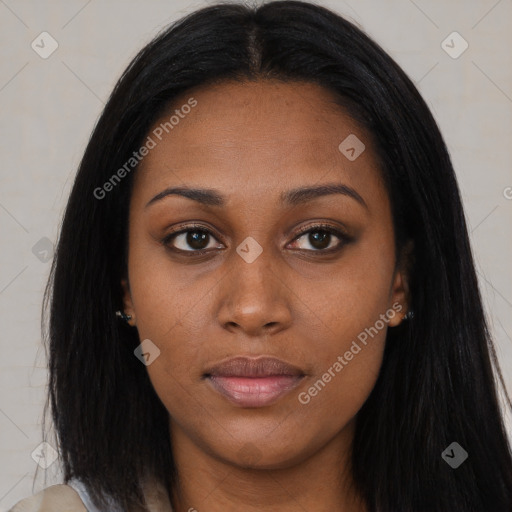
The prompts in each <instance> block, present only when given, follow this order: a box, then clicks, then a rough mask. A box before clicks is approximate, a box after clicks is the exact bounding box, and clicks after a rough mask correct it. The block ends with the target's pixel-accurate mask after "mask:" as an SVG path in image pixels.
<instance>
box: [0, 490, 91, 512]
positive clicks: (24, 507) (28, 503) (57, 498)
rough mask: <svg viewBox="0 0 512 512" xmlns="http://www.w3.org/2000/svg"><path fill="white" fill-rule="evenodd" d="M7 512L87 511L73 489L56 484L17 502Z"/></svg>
mask: <svg viewBox="0 0 512 512" xmlns="http://www.w3.org/2000/svg"><path fill="white" fill-rule="evenodd" d="M9 512H87V509H86V508H85V505H84V503H83V501H82V500H81V499H80V496H79V494H78V493H77V492H76V491H75V489H73V487H71V486H70V485H66V484H58V485H52V486H51V487H47V488H46V489H43V490H42V491H40V492H38V493H37V494H34V496H30V497H29V498H25V499H23V500H21V501H19V502H18V503H16V505H14V507H12V508H11V509H10V510H9Z"/></svg>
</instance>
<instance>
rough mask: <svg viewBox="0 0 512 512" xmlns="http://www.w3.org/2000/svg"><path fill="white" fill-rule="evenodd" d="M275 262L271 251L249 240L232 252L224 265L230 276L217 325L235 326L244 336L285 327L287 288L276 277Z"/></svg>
mask: <svg viewBox="0 0 512 512" xmlns="http://www.w3.org/2000/svg"><path fill="white" fill-rule="evenodd" d="M267 242H268V240H267ZM278 259H279V258H277V259H276V256H275V255H274V250H273V248H271V247H269V246H268V244H267V243H264V244H263V245H260V244H259V242H257V241H256V240H255V239H254V238H252V237H247V238H246V239H245V240H244V241H243V242H242V243H240V244H239V246H238V247H237V248H236V251H235V250H234V251H233V253H232V254H231V255H230V257H229V261H228V262H226V263H227V264H228V265H229V273H228V275H227V276H226V277H225V279H226V281H225V282H226V283H227V284H226V285H225V286H224V287H222V289H223V290H224V291H223V293H222V296H221V305H220V310H219V322H220V323H221V324H222V325H223V326H224V327H227V326H234V325H237V326H239V327H240V328H242V329H243V330H245V331H247V334H250V333H252V334H257V333H258V331H259V330H260V329H263V328H265V329H268V328H269V327H272V328H274V329H276V328H279V326H280V327H284V326H285V325H287V324H288V322H289V320H290V317H291V314H290V310H289V307H290V304H289V303H288V294H287V291H286V290H287V288H286V286H285V285H284V284H283V282H282V279H281V276H280V277H278V276H279V270H278V267H279V262H278V261H277V260H278ZM281 274H282V272H281Z"/></svg>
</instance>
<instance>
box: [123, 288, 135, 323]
mask: <svg viewBox="0 0 512 512" xmlns="http://www.w3.org/2000/svg"><path fill="white" fill-rule="evenodd" d="M121 289H122V291H123V311H121V318H123V319H124V320H125V322H126V323H128V324H129V325H131V326H134V325H135V311H134V308H133V302H132V295H131V292H130V284H129V282H128V279H126V278H124V279H122V280H121Z"/></svg>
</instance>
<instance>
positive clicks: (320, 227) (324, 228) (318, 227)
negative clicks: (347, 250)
mask: <svg viewBox="0 0 512 512" xmlns="http://www.w3.org/2000/svg"><path fill="white" fill-rule="evenodd" d="M315 231H318V232H326V233H329V234H331V235H335V236H336V237H337V238H339V239H340V242H339V243H338V245H337V246H336V247H331V248H330V249H317V250H312V249H298V250H300V251H305V252H308V253H319V254H320V255H325V254H332V253H333V252H338V251H340V250H341V249H342V248H343V246H344V245H346V244H347V243H349V242H350V241H352V237H350V236H349V235H347V234H346V233H345V232H343V231H341V230H340V229H338V228H335V227H333V226H331V225H329V224H315V225H313V226H308V228H307V229H304V230H302V231H300V232H299V233H297V235H296V236H295V238H294V239H293V241H295V240H297V239H299V238H301V237H302V236H303V235H305V234H307V233H310V232H315ZM188 232H201V233H206V234H208V235H210V236H212V237H213V238H215V239H217V238H216V237H215V234H214V233H213V232H212V231H211V230H210V229H208V228H206V227H204V226H202V225H200V224H191V225H189V226H185V227H184V228H183V229H180V230H179V231H174V232H172V233H169V234H168V235H167V236H165V238H163V240H162V241H161V243H162V244H163V245H165V246H166V247H167V248H168V249H169V250H171V251H173V252H177V253H180V254H184V255H186V256H202V255H204V254H207V253H209V252H211V251H212V249H204V250H191V251H184V250H182V249H176V248H174V247H171V246H170V242H171V241H172V240H173V239H174V238H176V237H177V236H178V235H182V234H183V233H188Z"/></svg>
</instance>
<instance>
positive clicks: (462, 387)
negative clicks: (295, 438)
mask: <svg viewBox="0 0 512 512" xmlns="http://www.w3.org/2000/svg"><path fill="white" fill-rule="evenodd" d="M265 78H271V79H277V80H282V81H288V82H293V81H306V82H313V83H317V84H320V85H322V86H323V87H324V88H326V89H329V90H331V91H333V92H334V93H336V97H337V98H338V102H339V104H340V105H342V106H344V107H345V108H346V109H347V111H348V112H349V114H350V115H351V116H352V117H353V118H354V119H355V120H356V121H357V122H359V123H360V124H361V125H362V126H363V127H365V128H366V129H367V130H368V131H369V132H370V133H371V134H372V137H373V138H374V144H375V147H376V150H377V154H378V158H379V163H380V167H381V170H382V176H383V178H384V181H385V184H386V187H387V190H388V193H389V197H390V200H391V204H392V214H393V222H394V227H395V233H396V247H397V254H399V253H400V251H401V249H402V248H403V247H405V244H406V242H407V241H408V240H412V241H413V242H414V258H413V260H412V265H411V283H410V289H411V297H412V305H411V306H412V309H413V311H414V317H413V318H412V319H411V320H410V321H407V322H404V323H402V324H401V325H400V326H398V327H396V328H393V329H390V330H389V331H388V337H387V341H386V349H385V354H384V361H383V364H382V368H381V371H380V375H379V378H378V380H377V383H376V385H375V388H374V389H373V391H372V393H371V395H370V397H369V398H368V400H367V401H366V402H365V404H364V405H363V407H362V409H361V410H360V412H359V413H358V416H357V428H356V434H355V439H354V443H353V457H352V472H353V475H354V481H355V485H356V486H357V488H358V490H359V492H360V493H361V495H362V496H363V498H364V500H365V502H366V503H367V506H368V509H369V511H419V510H421V511H447V510H450V511H452V512H453V511H482V510H492V511H505V510H507V511H510V510H511V506H512V456H511V452H510V446H509V443H508V440H507V436H506V432H505V428H504V424H503V419H502V416H501V413H500V406H499V401H498V397H497V383H498V378H499V380H500V382H501V385H503V379H502V378H501V375H500V373H499V367H498V364H497V361H496V355H495V352H494V349H493V345H492V341H491V337H490V334H489V331H488V327H487V324H486V319H485V316H484V311H483V308H482V300H481V296H480V292H479V287H478V282H477V278H476V274H475V268H474V263H473V258H472V253H471V248H470V243H469V237H468V230H467V227H466V221H465V218H464V212H463V207H462V203H461V198H460V194H459V190H458V185H457V182H456V178H455V174H454V170H453V167H452V164H451V162H450V158H449V155H448V151H447V149H446V146H445V143H444V141H443V139H442V137H441V134H440V132H439V129H438V127H437V125H436V122H435V120H434V119H433V117H432V115H431V113H430V111H429V109H428V107H427V105H426V104H425V102H424V100H423V99H422V98H421V96H420V94H419V93H418V91H417V89H416V88H415V87H414V85H413V84H412V82H411V80H410V79H409V78H408V77H407V76H406V75H405V73H404V72H403V71H402V70H401V69H400V67H399V66H398V65H397V64H396V63H395V62H394V61H393V60H392V59H391V58H390V57H389V56H388V55H387V54H386V53H385V52H384V50H382V49H381V48H380V47H379V46H378V45H377V44H376V43H375V42H373V41H372V40H371V39H370V38H369V37H368V36H367V35H365V34H364V33H363V32H362V31H361V30H360V29H359V28H357V27H356V26H354V25H353V24H352V23H350V22H348V21H347V20H345V19H343V18H342V17H340V16H339V15H337V14H335V13H334V12H332V11H330V10H328V9H326V8H323V7H319V6H317V5H314V4H311V3H307V2H300V1H275V2H270V3H267V4H263V5H261V6H259V7H256V6H255V7H251V6H246V5H241V4H226V3H223V4H217V5H212V6H209V7H206V8H202V9H200V10H198V11H196V12H194V13H192V14H190V15H188V16H186V17H184V18H182V19H181V20H179V21H178V22H176V23H174V24H173V25H171V26H170V27H168V28H167V29H165V30H164V31H163V32H162V33H161V34H159V35H158V36H157V37H156V38H155V39H154V40H153V41H152V42H150V43H149V44H148V45H147V46H146V47H145V48H143V49H142V50H141V51H140V52H139V54H138V55H137V56H136V57H135V58H134V60H133V61H132V62H131V64H130V65H129V66H128V68H127V69H126V71H125V72H124V74H123V75H122V77H121V78H120V80H119V81H118V83H117V85H116V86H115V89H114V91H113V92H112V94H111V96H110V98H109V100H108V103H107V105H106V107H105V109H104V111H103V113H102V115H101V117H100V118H99V120H98V122H97V125H96V127H95V129H94V131H93V133H92V136H91V138H90V141H89V143H88V145H87V148H86V151H85V154H84V156H83V159H82V161H81V163H80V167H79V170H78V174H77V176H76V180H75V183H74V186H73V189H72V192H71V196H70V198H69V202H68V204H67V208H66V212H65V215H64V219H63V224H62V227H61V232H60V238H59V241H58V247H57V251H56V257H55V259H54V262H53V265H52V269H51V275H50V280H49V282H48V286H47V290H46V293H45V301H44V306H45V310H46V309H48V308H49V310H50V311H49V324H48V328H47V332H45V336H46V337H47V339H48V356H49V371H50V381H49V393H48V403H47V404H46V407H45V414H46V408H47V407H48V406H51V411H52V419H53V423H54V425H55V430H56V433H57V436H58V444H59V449H60V453H61V457H62V463H63V469H64V478H65V481H66V482H68V481H69V480H70V479H71V478H77V479H80V480H81V481H82V482H84V483H85V484H86V486H87V487H88V488H89V490H90V492H91V494H92V496H93V497H94V499H95V500H96V501H97V502H98V503H101V502H102V500H103V498H105V496H110V497H111V498H112V499H113V500H115V502H117V503H118V504H119V505H120V506H121V507H122V508H123V509H129V508H130V506H131V505H133V504H134V503H136V502H138V503H142V502H143V494H142V490H141V479H142V478H143V476H144V475H151V476H153V477H154V478H155V479H157V481H159V482H161V483H162V484H163V485H164V486H165V488H166V489H167V490H168V492H169V493H171V489H172V488H173V485H174V483H175V482H176V468H175V466H174V463H173V457H172V451H171V446H170V436H169V427H168V413H167V411H166V409H165V407H164V406H163V404H162V403H161V401H160V400H159V398H158V396H157V395H156V393H155V391H154V389H153V387H152V385H151V383H150V380H149V377H148V375H147V372H146V369H145V367H144V366H143V365H141V364H140V362H139V361H138V360H137V358H136V357H134V354H133V350H134V348H135V347H136V346H137V345H138V344H139V343H140V340H139V339H138V337H137V334H136V329H132V328H130V327H129V326H127V325H124V324H123V323H122V322H119V320H118V319H117V318H116V316H115V311H116V310H118V309H121V308H122V294H121V287H120V281H121V279H122V277H124V276H125V275H126V256H127V223H128V204H129V198H130V194H131V186H132V182H133V180H132V178H133V174H134V173H135V172H136V167H135V168H134V169H133V170H131V171H129V172H127V173H126V176H123V179H122V180H121V181H120V182H119V183H117V182H116V183H114V184H113V185H112V186H111V187H110V188H111V189H112V190H109V192H108V193H106V194H105V195H104V197H101V198H98V196H99V195H101V194H99V193H98V192H96V194H95V190H96V191H97V189H98V187H102V186H103V185H104V184H105V183H106V182H107V181H108V180H109V179H110V178H111V177H112V175H113V174H114V173H116V171H117V170H118V169H119V168H122V167H123V165H125V163H126V162H127V161H128V160H129V159H130V157H131V156H132V154H133V152H134V151H136V150H138V149H139V148H140V147H141V145H142V144H143V142H144V140H145V138H146V137H147V134H148V131H149V129H150V127H151V126H152V124H153V123H154V122H155V120H156V119H157V118H158V117H159V116H160V115H162V113H164V112H165V110H166V109H168V108H169V105H170V104H171V103H172V101H173V100H174V99H175V98H177V97H178V95H181V94H183V93H185V92H186V91H187V90H191V89H192V88H193V87H195V86H199V85H208V84H212V83H214V82H219V81H224V80H238V81H247V80H259V79H265ZM493 364H494V369H495V373H493ZM503 387H504V386H503ZM508 405H510V400H509V401H508ZM452 442H457V443H458V444H459V445H460V446H461V447H463V448H464V449H465V450H466V451H467V453H468V454H469V457H468V459H467V460H466V461H465V462H464V463H463V464H462V465H460V466H459V467H458V468H457V469H453V468H452V467H450V465H449V464H447V463H446V461H445V460H443V458H442V457H441V453H442V452H443V450H445V448H446V447H448V446H449V445H450V444H451V443H452Z"/></svg>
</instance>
